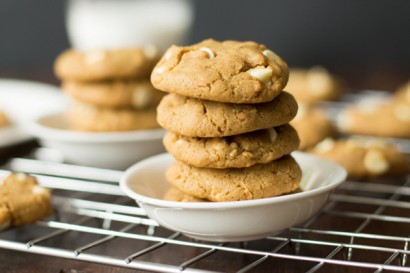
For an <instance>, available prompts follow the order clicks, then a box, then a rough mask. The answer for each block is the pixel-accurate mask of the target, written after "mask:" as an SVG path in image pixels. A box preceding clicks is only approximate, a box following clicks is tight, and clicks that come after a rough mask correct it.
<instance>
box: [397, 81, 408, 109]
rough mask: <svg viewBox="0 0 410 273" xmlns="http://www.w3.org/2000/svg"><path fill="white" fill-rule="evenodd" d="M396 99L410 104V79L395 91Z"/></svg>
mask: <svg viewBox="0 0 410 273" xmlns="http://www.w3.org/2000/svg"><path fill="white" fill-rule="evenodd" d="M394 99H395V100H396V101H397V102H400V103H407V104H410V81H408V82H406V83H405V84H403V85H402V86H400V87H399V88H398V89H397V90H396V92H395V93H394Z"/></svg>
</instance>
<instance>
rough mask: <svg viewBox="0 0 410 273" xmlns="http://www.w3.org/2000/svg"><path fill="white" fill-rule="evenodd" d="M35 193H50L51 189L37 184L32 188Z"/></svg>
mask: <svg viewBox="0 0 410 273" xmlns="http://www.w3.org/2000/svg"><path fill="white" fill-rule="evenodd" d="M32 192H33V194H35V195H49V194H50V193H49V191H48V190H47V189H45V188H43V187H41V186H39V185H35V186H34V187H33V189H32Z"/></svg>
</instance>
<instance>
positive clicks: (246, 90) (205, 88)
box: [151, 39, 289, 103]
mask: <svg viewBox="0 0 410 273" xmlns="http://www.w3.org/2000/svg"><path fill="white" fill-rule="evenodd" d="M288 76H289V71H288V67H287V65H286V63H285V62H284V61H283V60H282V59H281V58H280V57H279V56H278V55H276V54H275V53H274V52H273V51H271V50H269V49H267V48H266V47H265V46H264V45H261V44H257V43H255V42H238V41H224V42H219V41H215V40H211V39H209V40H205V41H202V42H200V43H198V44H195V45H192V46H187V47H179V46H172V47H171V48H169V49H168V50H167V52H166V53H165V54H164V56H163V57H162V59H161V60H160V61H159V63H158V64H157V65H156V67H155V68H154V70H153V72H152V74H151V81H152V83H153V85H154V86H155V87H156V88H158V89H159V90H162V91H166V92H171V93H177V94H180V95H183V96H187V97H193V98H198V99H205V100H212V101H219V102H227V103H261V102H268V101H271V100H273V99H274V98H275V97H276V96H277V95H279V93H280V91H282V90H283V88H284V87H285V85H286V83H287V81H288Z"/></svg>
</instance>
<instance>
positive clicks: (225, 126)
mask: <svg viewBox="0 0 410 273" xmlns="http://www.w3.org/2000/svg"><path fill="white" fill-rule="evenodd" d="M296 112H297V104H296V101H295V99H294V98H293V97H292V96H291V95H290V94H288V93H286V92H282V93H281V94H280V95H279V96H278V97H276V98H275V99H274V100H273V101H270V102H265V103H259V104H233V103H220V102H214V101H206V100H200V99H195V98H189V97H185V96H180V95H177V94H169V95H166V96H165V97H164V98H163V99H162V100H161V102H160V104H159V105H158V107H157V119H158V123H159V124H160V125H161V126H162V127H164V128H165V129H167V130H168V131H171V132H174V133H177V134H180V135H184V136H189V137H224V136H231V135H237V134H242V133H247V132H252V131H256V130H260V129H267V128H272V127H277V126H280V125H283V124H286V123H288V122H289V121H290V120H291V119H292V118H293V117H294V116H295V115H296Z"/></svg>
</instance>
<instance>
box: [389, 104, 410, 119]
mask: <svg viewBox="0 0 410 273" xmlns="http://www.w3.org/2000/svg"><path fill="white" fill-rule="evenodd" d="M393 113H394V115H395V117H396V118H397V119H398V120H401V121H404V122H410V105H407V104H404V103H401V104H398V105H396V106H395V107H394V109H393Z"/></svg>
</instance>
